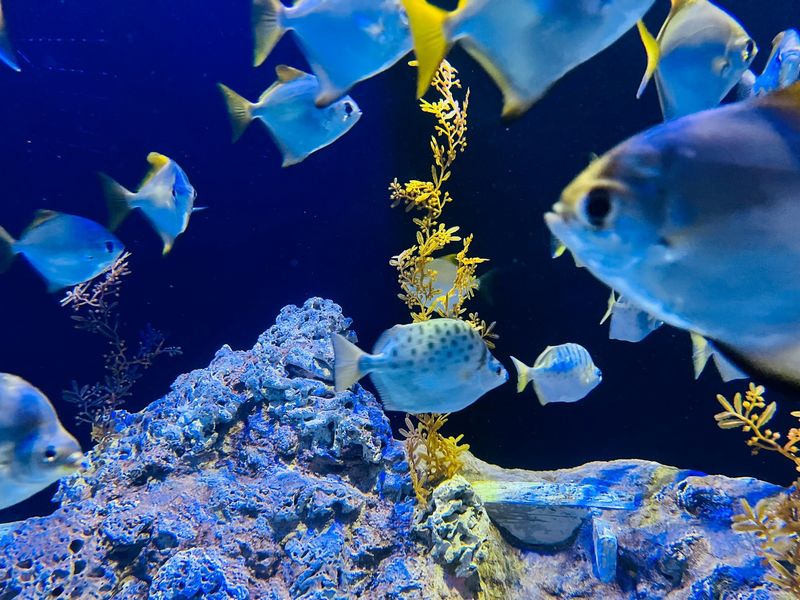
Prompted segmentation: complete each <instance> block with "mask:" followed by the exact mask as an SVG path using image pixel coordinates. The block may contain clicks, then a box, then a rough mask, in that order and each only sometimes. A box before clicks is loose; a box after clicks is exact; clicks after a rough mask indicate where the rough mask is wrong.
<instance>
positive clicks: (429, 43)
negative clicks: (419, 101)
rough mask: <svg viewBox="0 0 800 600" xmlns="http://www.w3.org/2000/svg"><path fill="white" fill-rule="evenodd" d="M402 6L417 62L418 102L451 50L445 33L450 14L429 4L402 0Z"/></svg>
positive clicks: (421, 0) (418, 0)
mask: <svg viewBox="0 0 800 600" xmlns="http://www.w3.org/2000/svg"><path fill="white" fill-rule="evenodd" d="M402 4H403V8H405V10H406V14H407V15H408V26H409V28H410V29H411V39H412V41H413V42H414V54H415V55H416V58H417V60H416V63H417V98H422V96H424V95H425V92H426V91H428V87H430V84H431V81H433V77H434V75H436V71H437V70H438V69H439V65H440V64H442V60H444V57H445V55H446V54H447V50H448V48H449V46H450V41H449V40H448V39H447V36H446V34H445V29H444V25H445V22H446V21H447V18H448V16H449V15H450V13H448V12H447V11H446V10H444V9H443V8H439V7H438V6H434V5H433V4H429V3H428V2H427V1H426V0H402ZM460 7H461V2H459V8H460Z"/></svg>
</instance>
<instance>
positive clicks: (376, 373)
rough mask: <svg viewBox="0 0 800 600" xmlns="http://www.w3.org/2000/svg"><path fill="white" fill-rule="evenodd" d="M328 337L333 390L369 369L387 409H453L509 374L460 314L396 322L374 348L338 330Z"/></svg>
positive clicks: (433, 411)
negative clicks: (332, 360) (366, 348)
mask: <svg viewBox="0 0 800 600" xmlns="http://www.w3.org/2000/svg"><path fill="white" fill-rule="evenodd" d="M332 342H333V350H334V355H335V365H334V370H335V376H336V391H337V392H343V391H344V390H346V389H348V388H349V387H351V386H352V385H353V384H354V383H356V381H358V380H359V379H361V378H362V377H364V376H365V375H367V374H369V375H370V377H371V379H372V382H373V383H374V384H375V387H376V388H377V389H378V395H379V396H380V398H381V401H382V402H383V407H384V408H385V409H386V410H399V411H404V412H408V413H414V414H418V413H427V412H432V413H449V412H456V411H459V410H461V409H462V408H465V407H467V406H469V405H470V404H472V403H473V402H475V401H476V400H477V399H478V398H480V397H481V396H483V395H484V394H485V393H486V392H488V391H489V390H492V389H494V388H496V387H497V386H499V385H501V384H503V383H505V382H506V380H507V379H508V373H507V372H506V370H505V369H504V368H503V365H501V364H500V362H499V361H498V360H497V359H496V358H495V357H494V356H492V353H491V352H489V348H488V347H487V346H486V343H485V342H484V341H483V339H481V336H480V334H479V333H478V332H477V330H476V329H475V328H474V327H472V326H471V325H469V324H468V323H466V322H464V321H461V320H459V319H431V320H430V321H422V322H419V323H412V324H410V325H395V326H394V327H392V328H391V329H387V330H386V331H384V332H383V335H381V337H380V339H379V340H378V342H377V343H376V344H375V347H374V348H373V350H372V354H367V353H366V352H363V351H362V350H360V349H359V348H358V347H356V345H355V344H353V343H351V342H350V341H348V340H347V339H346V338H345V337H343V336H341V335H338V334H334V335H333V338H332Z"/></svg>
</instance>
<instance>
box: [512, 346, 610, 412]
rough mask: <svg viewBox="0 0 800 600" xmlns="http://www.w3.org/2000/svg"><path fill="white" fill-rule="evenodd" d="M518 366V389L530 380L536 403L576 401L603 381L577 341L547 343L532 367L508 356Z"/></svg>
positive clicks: (522, 388)
mask: <svg viewBox="0 0 800 600" xmlns="http://www.w3.org/2000/svg"><path fill="white" fill-rule="evenodd" d="M511 360H512V361H514V366H515V367H516V368H517V392H521V391H522V390H524V389H525V387H526V386H527V385H528V383H529V382H533V389H534V391H535V392H536V397H537V398H539V403H540V404H541V405H542V406H544V405H545V404H549V403H551V402H577V401H578V400H581V399H583V398H584V397H585V396H586V395H587V394H588V393H589V392H591V391H592V390H593V389H594V388H595V387H597V385H598V384H599V383H600V382H601V381H602V379H603V374H602V373H601V372H600V369H598V368H597V367H596V366H595V364H594V362H593V361H592V357H591V356H590V355H589V352H588V350H586V348H584V347H583V346H580V345H578V344H561V345H559V346H548V347H547V348H545V349H544V352H542V353H541V354H540V355H539V358H537V359H536V362H535V363H533V366H532V367H529V366H528V365H526V364H525V363H523V362H522V361H520V360H518V359H516V358H514V357H513V356H512V357H511Z"/></svg>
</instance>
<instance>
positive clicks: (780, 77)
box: [753, 29, 800, 96]
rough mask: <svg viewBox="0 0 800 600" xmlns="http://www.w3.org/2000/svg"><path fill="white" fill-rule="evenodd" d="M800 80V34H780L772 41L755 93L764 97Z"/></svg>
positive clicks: (789, 30) (754, 87) (788, 31)
mask: <svg viewBox="0 0 800 600" xmlns="http://www.w3.org/2000/svg"><path fill="white" fill-rule="evenodd" d="M799 79H800V33H798V32H797V31H796V30H795V29H787V30H786V31H782V32H780V33H779V34H778V35H777V36H776V37H775V39H774V40H773V41H772V53H771V54H770V55H769V60H768V61H767V66H766V67H765V68H764V72H763V73H761V75H760V76H759V77H758V78H757V79H756V81H755V84H754V85H753V93H755V94H756V95H757V96H763V95H764V94H768V93H769V92H771V91H774V90H780V89H783V88H786V87H789V86H790V85H792V84H793V83H795V82H796V81H797V80H799Z"/></svg>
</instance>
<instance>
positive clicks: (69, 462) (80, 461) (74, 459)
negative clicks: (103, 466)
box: [63, 452, 86, 472]
mask: <svg viewBox="0 0 800 600" xmlns="http://www.w3.org/2000/svg"><path fill="white" fill-rule="evenodd" d="M85 466H86V456H85V455H84V454H83V452H73V453H72V454H70V455H69V456H68V457H67V458H66V460H64V464H63V467H64V470H66V471H69V472H73V471H77V470H79V469H81V468H84V467H85Z"/></svg>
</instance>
